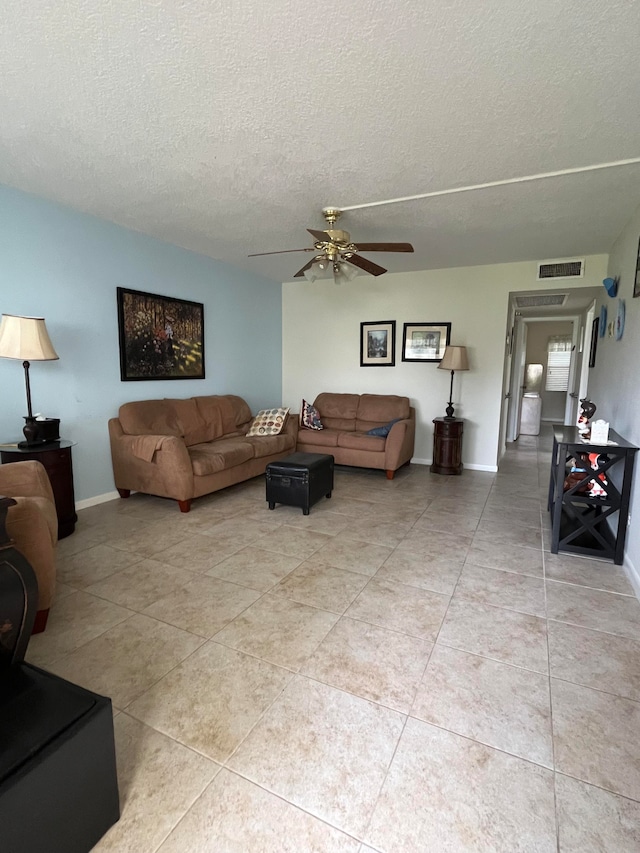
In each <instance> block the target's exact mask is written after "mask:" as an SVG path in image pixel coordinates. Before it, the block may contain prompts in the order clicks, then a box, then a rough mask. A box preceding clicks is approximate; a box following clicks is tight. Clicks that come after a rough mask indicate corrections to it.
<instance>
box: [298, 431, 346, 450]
mask: <svg viewBox="0 0 640 853" xmlns="http://www.w3.org/2000/svg"><path fill="white" fill-rule="evenodd" d="M339 435H340V433H339V432H338V430H337V429H326V428H325V429H303V430H300V432H299V433H298V444H313V445H314V447H336V446H337V444H338V436H339Z"/></svg>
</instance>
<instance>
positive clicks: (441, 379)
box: [282, 255, 607, 470]
mask: <svg viewBox="0 0 640 853" xmlns="http://www.w3.org/2000/svg"><path fill="white" fill-rule="evenodd" d="M606 263H607V257H606V255H593V256H590V257H588V258H587V259H586V265H585V278H583V279H579V280H578V281H576V282H575V283H574V282H564V281H563V282H562V286H563V288H564V287H565V286H570V285H572V284H573V285H574V286H579V287H586V286H590V285H596V284H599V283H601V282H602V279H603V278H604V276H605V272H606ZM557 286H558V283H557V282H547V283H545V282H538V281H536V264H535V262H525V263H517V264H495V265H488V266H479V267H459V268H456V269H446V270H426V271H421V272H413V273H395V274H391V273H388V274H386V275H383V276H380V277H379V278H373V277H371V276H359V277H358V278H356V279H354V280H353V281H352V282H350V283H349V284H348V285H342V286H339V287H338V286H336V285H335V284H333V282H332V281H316V282H314V283H313V284H309V283H308V282H306V281H305V280H303V281H298V282H286V283H285V284H283V286H282V294H283V298H282V303H283V304H282V324H283V335H282V340H283V375H282V389H283V401H284V404H285V405H288V406H291V407H292V410H293V411H299V406H300V400H301V398H302V397H304V398H305V399H307V400H313V399H314V397H315V396H316V395H317V394H319V393H320V392H321V391H344V392H351V393H381V394H401V395H404V396H407V397H410V398H411V401H412V404H413V405H414V406H415V407H416V409H417V418H418V429H417V434H416V448H415V456H414V459H415V460H416V461H422V462H430V461H431V456H432V444H433V426H432V420H433V418H435V417H441V416H443V415H444V413H445V406H446V403H447V400H448V397H449V381H450V373H449V371H445V370H439V369H438V368H437V365H436V364H416V363H409V362H403V361H402V360H401V347H402V326H403V323H428V322H451V323H452V330H451V343H452V344H458V345H460V344H463V345H465V346H467V348H468V352H469V360H470V366H471V369H470V370H469V372H467V373H456V376H455V381H454V388H453V398H454V402H455V403H456V414H457V415H459V416H460V417H464V418H465V419H466V424H465V433H464V446H463V454H462V456H463V461H464V462H465V464H466V465H467V466H469V467H476V468H486V469H488V470H495V466H496V461H497V449H498V431H499V420H500V407H501V402H502V373H503V366H504V352H505V338H506V326H507V312H508V301H509V299H508V297H509V293H510V292H511V291H517V290H544V289H549V290H552V289H557ZM379 320H396V323H397V327H396V366H395V367H360V323H361V322H362V321H365V322H368V321H379Z"/></svg>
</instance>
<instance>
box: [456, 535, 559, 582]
mask: <svg viewBox="0 0 640 853" xmlns="http://www.w3.org/2000/svg"><path fill="white" fill-rule="evenodd" d="M467 562H469V563H473V564H474V565H475V566H486V567H487V568H489V569H504V570H505V571H507V572H518V573H520V574H523V575H533V576H534V577H539V578H541V577H542V575H543V567H542V551H541V550H539V551H538V550H536V549H534V548H523V547H521V546H520V545H495V544H494V543H492V542H486V541H483V540H478V541H475V542H474V543H473V545H472V547H471V548H470V549H469V553H468V554H467Z"/></svg>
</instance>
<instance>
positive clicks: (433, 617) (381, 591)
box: [346, 578, 449, 640]
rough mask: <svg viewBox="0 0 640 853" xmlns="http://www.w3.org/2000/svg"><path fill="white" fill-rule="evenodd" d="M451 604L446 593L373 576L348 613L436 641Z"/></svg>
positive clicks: (384, 626)
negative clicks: (441, 593) (442, 593)
mask: <svg viewBox="0 0 640 853" xmlns="http://www.w3.org/2000/svg"><path fill="white" fill-rule="evenodd" d="M448 605H449V596H447V595H440V594H438V593H435V592H429V591H427V590H423V589H417V588H416V587H412V586H406V585H405V584H400V583H391V582H389V581H386V580H381V581H379V580H377V579H375V578H374V579H372V580H370V581H369V583H368V584H367V586H366V587H365V588H364V589H363V591H362V592H361V593H360V595H359V596H358V597H357V598H356V600H355V601H354V602H353V604H352V605H351V607H349V609H348V610H347V612H346V615H347V616H350V617H351V618H353V619H360V620H362V621H363V622H370V623H371V624H373V625H379V626H380V627H382V628H390V629H391V630H393V631H400V632H402V633H404V634H411V635H412V636H414V637H420V638H421V639H423V640H435V638H436V636H437V633H438V630H439V628H440V625H441V624H442V620H443V618H444V614H445V612H446V610H447V607H448Z"/></svg>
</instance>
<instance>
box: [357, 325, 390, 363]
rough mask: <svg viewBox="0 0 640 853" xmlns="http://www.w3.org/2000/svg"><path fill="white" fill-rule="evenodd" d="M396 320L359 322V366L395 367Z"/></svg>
mask: <svg viewBox="0 0 640 853" xmlns="http://www.w3.org/2000/svg"><path fill="white" fill-rule="evenodd" d="M395 364H396V321H395V320H380V321H379V322H378V323H360V367H395Z"/></svg>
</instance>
